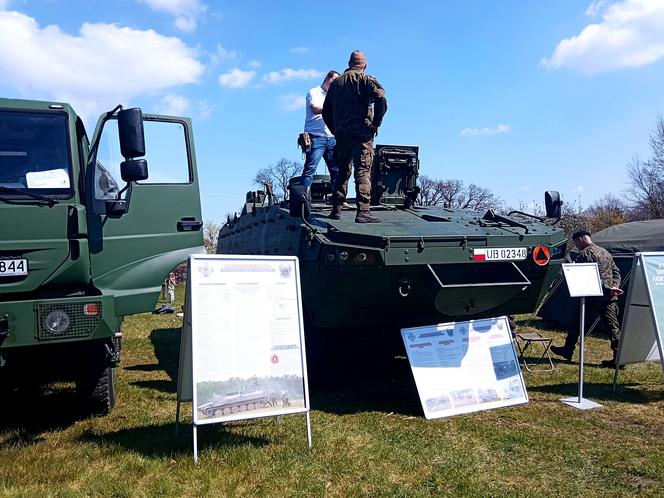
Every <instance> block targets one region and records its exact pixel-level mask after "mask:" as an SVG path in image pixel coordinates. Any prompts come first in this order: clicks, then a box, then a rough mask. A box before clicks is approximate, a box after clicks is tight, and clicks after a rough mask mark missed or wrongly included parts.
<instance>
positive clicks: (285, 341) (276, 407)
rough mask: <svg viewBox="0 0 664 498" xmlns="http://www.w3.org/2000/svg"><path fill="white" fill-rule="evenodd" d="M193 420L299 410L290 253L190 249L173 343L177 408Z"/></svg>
mask: <svg viewBox="0 0 664 498" xmlns="http://www.w3.org/2000/svg"><path fill="white" fill-rule="evenodd" d="M181 401H192V411H193V422H194V445H195V447H194V453H195V455H194V458H196V452H197V450H196V439H195V438H196V436H195V428H196V426H197V425H202V424H210V423H217V422H229V421H232V420H242V419H250V418H258V417H271V416H277V415H289V414H294V413H306V415H307V435H308V439H309V443H310V444H311V431H310V425H309V390H308V384H307V370H306V354H305V349H304V328H303V322H302V298H301V294H300V275H299V266H298V261H297V258H296V257H288V256H230V255H228V256H227V255H192V256H190V259H189V278H188V280H187V294H186V305H185V314H184V323H183V329H182V340H181V344H180V370H179V372H178V413H177V415H176V418H177V420H179V403H180V402H181Z"/></svg>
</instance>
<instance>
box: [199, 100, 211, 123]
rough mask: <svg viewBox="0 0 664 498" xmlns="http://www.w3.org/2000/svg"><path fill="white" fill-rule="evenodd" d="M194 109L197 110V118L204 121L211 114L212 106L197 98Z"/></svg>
mask: <svg viewBox="0 0 664 498" xmlns="http://www.w3.org/2000/svg"><path fill="white" fill-rule="evenodd" d="M196 111H197V112H198V119H201V120H203V121H205V120H207V119H209V118H210V116H212V111H214V106H213V105H212V104H210V102H208V101H207V100H198V101H196Z"/></svg>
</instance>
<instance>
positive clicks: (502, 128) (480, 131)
mask: <svg viewBox="0 0 664 498" xmlns="http://www.w3.org/2000/svg"><path fill="white" fill-rule="evenodd" d="M509 132H510V125H506V124H499V125H498V126H496V127H494V128H490V127H487V128H464V129H463V130H461V131H460V132H459V135H461V136H462V137H476V136H479V135H482V136H487V135H501V134H503V133H509Z"/></svg>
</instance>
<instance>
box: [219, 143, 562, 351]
mask: <svg viewBox="0 0 664 498" xmlns="http://www.w3.org/2000/svg"><path fill="white" fill-rule="evenodd" d="M418 153H419V150H418V147H414V146H389V145H378V146H377V147H376V153H375V160H374V164H373V168H372V204H373V206H372V211H373V212H374V213H375V214H376V215H377V216H378V217H379V218H380V220H381V223H380V224H358V223H355V222H354V217H355V216H354V215H355V212H354V209H353V208H350V209H344V210H343V211H342V217H341V220H333V219H330V218H329V217H328V216H329V214H330V211H331V206H330V204H329V197H330V194H331V185H330V183H329V177H327V176H324V175H321V176H316V177H315V178H314V183H313V185H312V186H311V188H310V189H307V188H306V187H303V186H301V185H299V183H300V179H299V177H296V178H293V179H291V182H290V186H289V191H290V197H289V199H288V200H287V201H284V202H280V203H277V202H275V201H274V198H273V196H272V195H271V189H270V188H266V189H265V190H264V191H256V192H248V193H247V195H246V202H245V204H244V206H243V208H242V212H241V214H240V216H237V215H236V216H234V217H233V218H232V219H230V218H229V219H228V221H227V222H226V224H225V225H224V226H223V227H222V228H221V230H220V232H219V239H218V246H217V252H218V253H223V254H247V255H251V254H267V255H297V256H298V258H299V263H300V273H301V281H302V301H303V309H304V312H305V320H306V326H308V327H309V328H312V327H313V328H316V329H331V328H337V327H349V326H361V327H363V328H368V327H380V328H385V329H387V328H390V329H394V328H400V327H406V326H416V325H422V324H431V323H437V322H442V321H453V320H457V319H471V318H480V317H491V316H500V315H505V314H516V313H526V312H532V311H533V310H534V309H535V308H536V306H537V304H538V303H539V302H540V300H541V299H542V297H543V295H544V294H545V293H546V291H547V289H548V287H549V284H550V282H551V280H552V279H553V278H554V277H555V275H556V273H557V271H558V269H559V264H560V262H561V261H562V259H563V257H564V254H565V243H566V239H565V235H564V233H563V231H562V230H559V229H557V228H556V227H555V226H554V224H553V223H547V222H545V220H544V219H541V218H538V217H535V216H532V215H529V214H526V213H521V212H512V213H509V214H508V215H501V214H498V213H496V212H494V211H492V210H488V211H485V212H474V211H469V210H460V209H449V208H445V207H440V206H418V205H417V195H418V191H419V190H418V187H417V176H418V172H419V158H418ZM268 187H269V186H268ZM560 204H561V203H560V200H559V196H558V195H557V193H555V192H552V193H547V210H548V214H549V215H551V216H554V217H555V216H558V217H559V212H560ZM305 328H306V327H305ZM309 336H310V334H308V336H307V340H309ZM307 344H308V345H309V342H308V343H307Z"/></svg>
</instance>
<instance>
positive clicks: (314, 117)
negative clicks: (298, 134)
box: [304, 85, 333, 137]
mask: <svg viewBox="0 0 664 498" xmlns="http://www.w3.org/2000/svg"><path fill="white" fill-rule="evenodd" d="M326 95H327V92H326V91H325V90H323V87H321V86H320V85H318V86H315V87H313V88H312V89H311V90H309V93H307V105H306V109H305V113H306V114H305V118H304V131H306V132H308V133H310V134H311V135H315V136H327V137H331V136H333V135H332V133H330V130H329V129H328V127H327V126H325V121H323V115H322V114H314V113H313V112H312V111H311V104H313V105H315V106H316V107H323V103H324V102H325V96H326Z"/></svg>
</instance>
